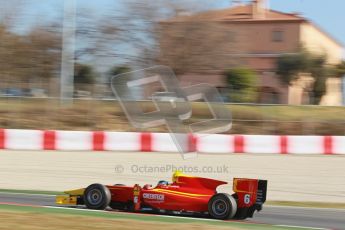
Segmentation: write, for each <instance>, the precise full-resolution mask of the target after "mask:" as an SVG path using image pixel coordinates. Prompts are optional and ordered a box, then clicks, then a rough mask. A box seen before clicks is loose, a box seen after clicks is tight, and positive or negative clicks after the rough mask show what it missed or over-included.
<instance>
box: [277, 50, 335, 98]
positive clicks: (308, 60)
mask: <svg viewBox="0 0 345 230" xmlns="http://www.w3.org/2000/svg"><path fill="white" fill-rule="evenodd" d="M326 60H327V57H326V56H325V55H316V54H312V53H310V52H308V51H307V50H305V49H303V48H302V49H301V50H300V52H298V53H296V54H287V55H282V56H280V57H279V58H278V61H277V74H278V76H279V78H280V81H281V82H282V83H284V84H286V85H291V84H292V83H293V82H294V81H295V80H298V79H299V73H310V74H311V76H312V77H313V79H314V84H313V86H312V89H311V91H312V93H313V97H314V98H313V99H314V104H319V103H320V101H321V98H322V96H323V95H324V94H325V93H326V81H327V78H328V77H330V76H331V75H332V72H334V71H333V68H332V67H330V66H327V63H326Z"/></svg>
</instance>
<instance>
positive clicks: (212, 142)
mask: <svg viewBox="0 0 345 230" xmlns="http://www.w3.org/2000/svg"><path fill="white" fill-rule="evenodd" d="M186 141H187V142H188V143H187V144H188V148H189V150H190V151H194V150H196V151H197V152H202V153H252V154H260V153H270V154H345V136H274V135H224V134H210V135H194V136H192V135H189V136H188V138H187V139H186ZM0 149H13V150H66V151H91V150H95V151H135V152H139V151H141V152H177V151H178V150H177V147H176V145H175V144H174V142H173V139H172V137H171V135H170V134H168V133H136V132H103V131H95V132H93V131H41V130H20V129H0Z"/></svg>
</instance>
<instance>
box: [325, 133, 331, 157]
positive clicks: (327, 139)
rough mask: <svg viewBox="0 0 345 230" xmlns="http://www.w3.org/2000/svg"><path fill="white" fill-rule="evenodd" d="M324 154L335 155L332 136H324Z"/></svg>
mask: <svg viewBox="0 0 345 230" xmlns="http://www.w3.org/2000/svg"><path fill="white" fill-rule="evenodd" d="M323 148H324V154H327V155H329V154H333V138H332V137H331V136H324V138H323Z"/></svg>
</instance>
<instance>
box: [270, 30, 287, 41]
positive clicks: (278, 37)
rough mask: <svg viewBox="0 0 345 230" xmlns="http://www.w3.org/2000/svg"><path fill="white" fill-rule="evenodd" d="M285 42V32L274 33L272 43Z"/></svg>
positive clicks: (275, 31) (276, 31) (277, 31)
mask: <svg viewBox="0 0 345 230" xmlns="http://www.w3.org/2000/svg"><path fill="white" fill-rule="evenodd" d="M283 40H284V31H281V30H274V31H272V41H274V42H282V41H283Z"/></svg>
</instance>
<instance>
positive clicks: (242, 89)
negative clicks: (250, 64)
mask: <svg viewBox="0 0 345 230" xmlns="http://www.w3.org/2000/svg"><path fill="white" fill-rule="evenodd" d="M224 75H225V77H226V80H227V83H228V85H229V87H230V88H231V93H230V98H231V101H232V102H254V101H255V100H256V96H257V90H256V89H257V88H256V87H257V76H256V74H255V72H254V71H252V70H250V69H246V68H234V69H229V70H226V71H225V72H224Z"/></svg>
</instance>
